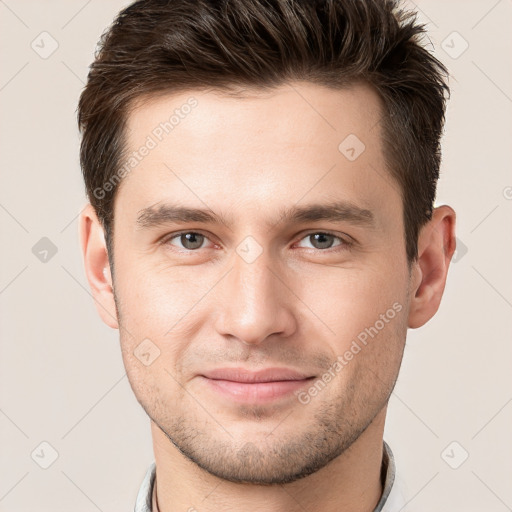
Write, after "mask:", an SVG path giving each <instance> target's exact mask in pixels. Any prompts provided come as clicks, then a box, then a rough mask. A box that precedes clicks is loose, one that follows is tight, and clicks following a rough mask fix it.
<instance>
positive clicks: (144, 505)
mask: <svg viewBox="0 0 512 512" xmlns="http://www.w3.org/2000/svg"><path fill="white" fill-rule="evenodd" d="M395 472H396V468H395V458H394V456H393V452H392V451H391V448H390V447H389V445H388V444H387V443H386V441H384V452H383V457H382V467H381V478H382V481H383V491H382V496H381V498H380V500H379V503H377V506H376V507H375V509H374V511H373V512H387V511H388V510H389V511H390V512H391V510H392V509H391V508H389V504H390V503H389V500H390V494H391V490H392V489H393V484H394V482H395ZM155 477H156V464H155V463H154V462H153V464H151V466H150V467H149V468H148V470H147V472H146V476H145V477H144V480H143V481H142V485H141V486H140V489H139V492H138V494H137V499H136V501H135V509H134V512H158V511H157V510H154V509H153V507H152V503H153V487H154V486H155V485H156V480H155Z"/></svg>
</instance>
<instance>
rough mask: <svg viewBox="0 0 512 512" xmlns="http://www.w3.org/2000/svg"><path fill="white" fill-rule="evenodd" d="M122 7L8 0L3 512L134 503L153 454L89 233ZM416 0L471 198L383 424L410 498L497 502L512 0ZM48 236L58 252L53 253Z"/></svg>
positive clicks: (2, 7) (447, 176)
mask: <svg viewBox="0 0 512 512" xmlns="http://www.w3.org/2000/svg"><path fill="white" fill-rule="evenodd" d="M125 4H126V2H121V1H114V0H110V1H100V0H89V1H86V0H67V1H64V0H47V1H44V2H41V1H29V0H18V1H16V0H5V1H3V0H0V20H1V22H0V23H1V25H0V38H1V48H2V50H1V69H2V73H1V78H0V108H1V116H2V123H1V151H0V158H1V162H0V166H1V185H0V225H1V230H2V231H1V232H2V251H1V253H0V254H1V265H0V307H1V316H0V322H1V323H0V334H1V356H0V457H1V461H0V511H10V512H13V511H29V510H30V511H34V510H37V511H41V512H43V511H64V510H74V511H75V512H81V511H84V512H89V511H91V512H92V511H95V510H100V511H105V512H106V511H121V510H132V509H133V505H134V500H135V495H136V492H137V489H138V487H139V484H140V482H141V479H142V477H143V475H144V473H145V471H146V468H147V466H148V465H149V464H150V463H151V462H152V460H153V454H152V448H151V439H150V433H149V421H148V419H147V417H146V416H145V414H144V412H143V411H142V409H141V408H140V406H139V405H138V403H137V402H136V400H135V398H134V397H133V395H132V392H131V389H130V387H129V383H128V381H127V378H126V376H125V373H124V368H123V365H122V361H121V356H120V350H119V346H118V337H117V331H113V330H110V329H109V328H108V327H106V326H105V325H103V324H102V323H101V321H100V319H99V317H98V316H97V314H96V311H95V308H94V305H93V301H92V299H91V297H90V295H89V292H88V286H87V283H86V280H85V276H84V272H83V269H82V263H81V255H80V251H79V245H78V238H77V215H78V213H79V211H80V209H81V208H82V206H83V204H84V202H85V197H84V191H83V184H82V180H81V174H80V169H79V163H78V147H79V139H78V133H77V128H76V122H75V109H76V104H77V98H78V95H79V93H80V90H81V89H82V87H83V82H84V81H85V77H86V74H87V68H88V65H89V63H90V62H91V60H92V56H93V51H94V48H95V45H96V42H97V40H98V38H99V36H100V34H101V32H102V31H103V29H104V28H105V27H106V26H107V25H108V24H109V23H110V21H111V20H112V19H113V17H114V15H115V13H116V12H117V11H118V10H119V9H120V8H121V7H122V6H123V5H125ZM409 4H410V5H411V6H413V5H414V4H413V3H412V2H409ZM417 7H418V8H419V9H420V18H421V19H422V20H424V21H425V22H427V23H428V27H429V30H430V39H431V42H432V44H433V45H434V48H435V51H436V55H437V56H438V57H439V58H440V59H441V60H442V61H443V62H444V63H445V64H446V65H447V66H448V68H449V69H450V72H451V75H452V76H451V82H450V83H451V87H452V99H451V101H450V103H449V107H448V112H447V124H446V134H445V137H444V153H443V155H444V156H443V165H442V173H443V175H442V179H441V183H440V186H439V196H438V197H439V200H438V203H439V204H441V203H448V204H450V205H452V206H453V207H454V208H455V209H456V211H457V212H458V238H459V241H460V243H459V250H458V252H457V257H456V262H455V264H454V265H453V266H452V269H451V273H450V276H449V279H448V284H447V289H446V293H445V297H444V300H443V304H442V307H441V310H440V312H439V313H438V314H437V316H436V317H435V318H434V319H433V320H432V321H431V322H430V323H429V324H428V325H427V326H426V327H424V328H422V329H420V330H418V331H412V332H410V334H409V339H408V344H407V347H406V351H405V358H404V362H403V366H402V372H401V375H400V378H399V381H398V384H397V387H396V390H395V392H394V394H393V396H392V399H391V401H390V408H389V415H388V423H387V427H386V436H385V438H386V440H387V441H388V442H389V443H390V445H391V447H392V448H393V450H394V452H395V455H396V459H397V465H398V471H399V473H400V475H401V478H402V479H403V481H404V483H405V485H406V490H407V499H408V500H409V503H408V505H407V506H406V507H405V508H404V509H403V510H404V511H406V510H407V511H415V512H421V511H433V510H435V511H462V510H464V511H466V512H470V511H479V512H480V511H486V512H502V511H506V510H512V486H511V482H512V435H511V424H512V379H511V378H510V374H511V369H512V357H511V356H512V344H511V339H512V336H511V334H512V332H511V331H512V328H511V327H512V326H511V312H512V311H511V309H512V279H511V277H512V276H511V274H512V272H511V265H510V262H511V261H512V258H511V256H512V250H511V249H512V248H511V245H512V243H511V236H510V233H511V232H512V230H511V224H512V222H511V220H512V215H511V213H512V175H511V172H510V170H511V160H512V158H511V152H510V146H511V142H512V115H511V114H512V76H511V75H512V73H511V67H510V62H511V58H512V40H511V39H512V35H511V33H512V32H511V30H510V27H511V26H512V1H511V0H500V1H496V0H480V1H474V0H473V1H450V2H447V1H444V0H425V1H421V2H419V3H418V4H417ZM43 31H46V32H48V33H49V34H50V35H42V36H41V35H40V34H41V32H43ZM454 31H455V32H457V33H456V34H454ZM32 41H34V43H33V46H34V48H35V49H37V52H36V51H35V49H33V48H32V47H31V44H32ZM53 41H56V42H57V43H58V48H57V49H56V50H55V51H54V53H53V54H51V55H49V56H48V55H45V54H44V52H49V51H50V50H51V49H52V44H53V45H55V43H54V42H53ZM443 41H444V43H443ZM466 42H467V44H468V45H469V46H468V48H467V49H466V50H465V51H464V52H463V53H461V52H462V50H463V49H464V47H465V45H466ZM38 52H39V53H38ZM41 53H43V56H45V57H47V58H42V57H41V56H40V54H41ZM459 54H460V55H459ZM43 237H47V238H48V239H50V240H51V242H52V244H54V246H55V247H56V249H57V252H56V254H54V255H52V253H51V252H49V253H48V254H47V256H46V257H47V261H46V262H42V261H40V259H39V258H38V257H36V254H37V253H38V250H39V257H42V255H41V253H40V251H41V248H40V247H39V246H38V245H36V244H37V243H38V242H39V241H40V239H41V238H43ZM39 243H40V244H43V245H44V244H45V243H46V244H48V242H47V241H43V242H39ZM34 246H36V249H34V252H36V254H34V253H33V247H34ZM454 441H455V442H456V443H457V444H451V443H452V442H454ZM42 442H46V443H49V445H51V447H49V446H48V445H42V446H41V443H42ZM52 447H53V448H52ZM447 447H448V449H447ZM52 450H55V451H56V452H58V458H57V459H56V460H55V462H54V463H53V464H52V465H51V466H49V467H48V468H47V469H43V468H42V467H40V465H41V464H42V465H47V464H49V463H50V462H51V461H52V458H51V457H52V453H53V452H52ZM466 452H467V453H468V454H469V457H468V458H467V460H465V461H464V462H463V463H462V464H461V465H460V467H458V469H452V467H450V465H449V464H451V465H452V466H456V465H457V464H460V462H461V461H462V460H463V458H464V456H465V454H466ZM31 454H33V455H32V456H31Z"/></svg>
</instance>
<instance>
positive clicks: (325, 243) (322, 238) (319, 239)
mask: <svg viewBox="0 0 512 512" xmlns="http://www.w3.org/2000/svg"><path fill="white" fill-rule="evenodd" d="M312 236H313V238H314V239H315V242H316V243H317V244H319V245H320V246H321V247H317V249H328V248H329V247H330V246H331V245H332V239H329V237H330V236H331V235H327V234H326V233H316V234H314V235H312ZM326 239H327V240H326ZM313 246H315V244H313Z"/></svg>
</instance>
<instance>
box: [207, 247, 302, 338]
mask: <svg viewBox="0 0 512 512" xmlns="http://www.w3.org/2000/svg"><path fill="white" fill-rule="evenodd" d="M234 259H235V262H234V266H233V268H232V270H231V271H230V272H229V273H228V275H227V276H226V278H225V279H224V280H223V284H222V287H221V290H219V292H220V295H221V296H219V297H218V300H219V302H218V309H217V312H218V316H217V320H216V323H215V324H216V329H217V332H219V334H221V335H223V336H228V337H235V338H237V339H238V340H240V341H241V342H243V343H245V344H246V345H259V344H261V343H263V342H264V341H265V340H266V339H267V338H269V336H272V335H274V336H280V337H288V336H290V335H291V334H293V333H294V332H295V330H296V319H295V316H294V314H293V310H292V309H291V306H292V304H293V300H292V299H293V297H294V295H293V293H292V292H291V291H290V289H289V288H288V287H287V284H286V282H285V280H284V279H283V277H282V276H280V275H279V271H278V270H277V269H274V268H273V267H275V265H272V264H271V263H272V262H270V261H269V258H268V257H267V256H266V254H265V253H263V254H261V255H260V256H259V257H258V258H257V259H256V260H255V261H253V262H252V263H247V262H246V261H244V260H243V259H242V258H240V257H239V256H238V255H236V256H235V258H234Z"/></svg>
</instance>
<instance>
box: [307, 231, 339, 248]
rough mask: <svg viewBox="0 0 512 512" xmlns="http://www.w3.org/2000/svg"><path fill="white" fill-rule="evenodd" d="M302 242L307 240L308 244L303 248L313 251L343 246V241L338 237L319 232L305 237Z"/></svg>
mask: <svg viewBox="0 0 512 512" xmlns="http://www.w3.org/2000/svg"><path fill="white" fill-rule="evenodd" d="M302 240H303V241H304V240H307V241H308V242H309V245H306V246H303V247H308V248H313V249H330V248H331V247H335V246H337V245H341V244H343V240H342V239H341V238H340V237H339V236H335V235H331V234H329V233H321V232H319V233H311V234H309V235H306V236H305V237H304V238H303V239H302ZM335 242H336V243H335Z"/></svg>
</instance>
